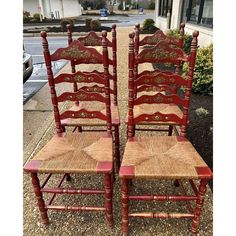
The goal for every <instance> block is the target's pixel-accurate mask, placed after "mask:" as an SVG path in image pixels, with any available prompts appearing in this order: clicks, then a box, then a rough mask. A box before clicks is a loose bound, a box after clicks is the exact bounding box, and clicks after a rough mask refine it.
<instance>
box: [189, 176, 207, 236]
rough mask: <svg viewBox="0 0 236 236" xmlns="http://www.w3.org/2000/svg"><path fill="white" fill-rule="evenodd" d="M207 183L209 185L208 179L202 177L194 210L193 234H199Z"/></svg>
mask: <svg viewBox="0 0 236 236" xmlns="http://www.w3.org/2000/svg"><path fill="white" fill-rule="evenodd" d="M206 185H207V180H206V179H201V181H200V185H199V189H198V200H197V201H196V207H195V210H194V215H195V216H194V218H193V221H192V235H193V236H195V235H197V232H198V226H199V223H200V215H201V211H202V207H203V203H204V197H205V193H206Z"/></svg>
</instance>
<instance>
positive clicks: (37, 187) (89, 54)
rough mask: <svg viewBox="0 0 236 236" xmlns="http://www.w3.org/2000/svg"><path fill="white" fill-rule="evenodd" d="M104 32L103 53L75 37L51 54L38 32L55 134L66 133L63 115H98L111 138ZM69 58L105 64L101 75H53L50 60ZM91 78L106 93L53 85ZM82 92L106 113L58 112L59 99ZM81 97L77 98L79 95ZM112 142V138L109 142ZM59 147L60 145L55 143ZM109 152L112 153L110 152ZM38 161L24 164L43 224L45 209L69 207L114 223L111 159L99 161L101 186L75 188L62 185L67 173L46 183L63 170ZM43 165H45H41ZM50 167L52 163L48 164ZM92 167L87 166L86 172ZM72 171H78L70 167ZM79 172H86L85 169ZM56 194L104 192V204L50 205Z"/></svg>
mask: <svg viewBox="0 0 236 236" xmlns="http://www.w3.org/2000/svg"><path fill="white" fill-rule="evenodd" d="M106 36H107V33H106V32H103V33H102V47H103V54H100V53H98V52H97V51H96V50H95V49H91V48H86V47H85V46H83V45H82V44H81V43H79V41H74V42H73V43H72V44H70V45H69V46H68V47H67V48H60V49H57V50H56V51H55V52H54V53H53V54H50V52H49V48H48V41H47V34H46V32H41V37H42V45H43V49H44V58H45V62H46V67H47V73H48V82H49V86H50V94H51V101H52V105H53V113H54V120H55V127H56V133H57V135H56V137H58V138H63V137H64V136H65V126H64V124H63V123H62V120H63V119H67V118H77V117H81V118H91V119H93V118H98V119H102V120H105V121H106V127H107V134H106V135H105V136H106V137H105V138H110V139H112V136H111V134H112V131H111V111H110V92H109V89H110V85H109V78H108V64H109V63H110V62H109V59H108V50H107V40H106ZM60 59H65V60H70V61H72V60H73V61H75V62H76V63H81V62H83V63H91V62H94V63H100V64H103V67H104V76H103V77H101V76H100V75H99V74H96V73H90V74H87V75H86V74H83V73H82V72H78V73H75V74H60V75H59V76H57V77H55V78H54V75H53V72H52V67H51V61H55V60H60ZM91 78H92V79H93V80H94V81H96V82H100V84H103V85H104V89H105V96H102V95H101V94H99V93H95V92H94V93H93V94H92V95H91V94H86V92H85V91H84V90H83V89H82V90H78V91H76V92H73V93H71V92H65V93H63V94H61V95H60V96H57V94H56V88H55V85H56V84H58V83H62V82H64V83H66V82H68V83H74V82H88V83H89V82H90V80H91ZM80 95H82V96H81V98H82V100H85V101H87V100H96V99H97V98H98V99H99V100H100V101H101V102H104V103H105V104H106V115H104V114H102V113H100V112H97V111H86V110H80V111H75V112H73V111H64V112H63V113H60V111H59V108H58V103H59V102H62V101H65V100H73V101H76V99H77V96H80ZM81 98H80V99H81ZM71 135H72V136H71V137H73V136H77V137H78V136H81V135H82V134H79V133H72V134H71ZM111 143H112V142H111ZM58 148H60V147H58ZM111 155H112V153H111ZM41 162H42V161H40V160H30V161H28V162H27V163H26V164H25V166H24V171H25V172H26V173H30V174H31V178H32V184H33V190H34V193H35V195H36V199H37V204H38V207H39V211H40V215H41V219H42V223H43V224H46V225H47V224H49V218H48V215H47V211H48V210H56V211H60V210H70V211H104V212H105V214H106V220H107V223H108V225H109V226H112V224H113V217H112V191H113V180H112V174H113V162H112V161H111V162H102V161H98V162H97V163H98V164H97V166H96V170H95V173H97V174H102V175H104V190H101V189H75V188H68V189H65V188H62V187H61V185H62V183H63V181H64V180H65V179H66V180H67V181H70V180H71V177H70V173H64V175H63V176H62V179H61V180H60V181H59V184H58V185H57V186H56V187H55V188H53V187H46V184H47V183H48V181H49V179H50V178H51V176H52V175H54V174H61V173H63V170H58V169H56V171H53V172H52V173H51V172H50V169H49V170H41V169H40V168H41V166H40V165H41ZM44 168H45V167H44ZM50 168H53V167H50ZM90 172H91V171H90V170H89V171H88V173H90ZM38 173H45V174H48V176H47V177H46V179H45V180H44V181H43V182H42V184H40V181H39V178H38ZM71 173H75V174H76V173H77V172H75V170H73V171H72V172H71ZM82 173H87V172H86V169H85V171H84V172H82ZM44 193H51V194H52V197H51V199H50V200H49V202H48V203H47V204H46V203H45V201H44V199H43V194H44ZM57 194H90V195H94V194H96V195H104V196H105V204H104V206H58V205H53V201H54V199H55V197H56V196H57Z"/></svg>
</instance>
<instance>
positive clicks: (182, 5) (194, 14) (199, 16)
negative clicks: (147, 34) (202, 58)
mask: <svg viewBox="0 0 236 236" xmlns="http://www.w3.org/2000/svg"><path fill="white" fill-rule="evenodd" d="M181 22H185V25H186V26H185V32H187V33H189V34H192V32H193V31H194V30H198V31H199V38H198V39H199V45H200V46H207V45H209V44H210V43H212V41H213V0H156V8H155V23H156V26H157V27H158V28H160V29H161V30H164V31H165V30H167V29H174V28H179V26H180V23H181Z"/></svg>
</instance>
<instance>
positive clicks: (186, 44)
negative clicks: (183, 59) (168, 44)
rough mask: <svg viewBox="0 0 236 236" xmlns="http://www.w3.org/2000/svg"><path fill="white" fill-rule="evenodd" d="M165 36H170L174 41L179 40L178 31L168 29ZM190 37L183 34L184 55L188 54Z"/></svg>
mask: <svg viewBox="0 0 236 236" xmlns="http://www.w3.org/2000/svg"><path fill="white" fill-rule="evenodd" d="M167 35H168V36H172V37H174V38H176V39H178V38H179V30H178V29H170V30H169V31H168V32H167ZM192 39H193V37H192V35H190V34H187V33H185V34H184V45H183V49H184V51H185V52H186V53H189V52H190V49H191V42H192Z"/></svg>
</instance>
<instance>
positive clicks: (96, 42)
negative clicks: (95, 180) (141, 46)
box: [67, 24, 120, 173]
mask: <svg viewBox="0 0 236 236" xmlns="http://www.w3.org/2000/svg"><path fill="white" fill-rule="evenodd" d="M67 36H68V45H70V44H71V43H72V42H73V37H72V27H71V25H70V24H68V25H67ZM77 40H79V41H80V42H81V43H82V44H83V45H84V46H102V37H101V36H98V35H97V34H96V33H95V32H94V31H90V32H89V33H88V34H87V35H86V36H81V37H79V38H77ZM106 40H107V46H108V47H111V48H112V59H111V61H110V63H109V64H110V65H112V75H111V74H110V73H109V72H108V77H109V79H110V80H112V81H113V87H112V88H110V93H111V94H113V99H112V100H111V102H112V106H114V107H116V108H115V109H117V110H118V107H117V106H118V104H117V55H116V54H117V39H116V24H113V25H112V41H110V40H109V39H107V38H106ZM71 71H72V73H76V69H75V63H74V62H73V61H71ZM93 72H96V73H100V72H98V71H93ZM84 73H86V72H84ZM87 73H89V72H87ZM85 89H86V88H85ZM94 89H96V90H98V88H97V87H96V86H95V87H94ZM77 90H78V86H77V83H74V91H77ZM99 92H101V93H103V92H104V91H102V90H101V89H100V91H99ZM76 103H77V104H79V101H77V102H76ZM118 113H119V112H118ZM118 115H119V114H118ZM93 126H94V125H93ZM97 126H99V127H101V125H100V124H98V125H97ZM119 126H120V120H119V117H118V120H116V121H115V122H114V123H112V127H113V133H114V135H113V136H114V146H115V169H116V172H117V173H118V172H119V168H120V137H119V136H120V135H119ZM77 128H78V131H79V132H83V131H86V132H87V131H90V130H88V129H87V130H86V129H84V128H82V126H76V127H75V129H77ZM96 131H104V130H102V129H97V130H96Z"/></svg>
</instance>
